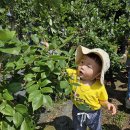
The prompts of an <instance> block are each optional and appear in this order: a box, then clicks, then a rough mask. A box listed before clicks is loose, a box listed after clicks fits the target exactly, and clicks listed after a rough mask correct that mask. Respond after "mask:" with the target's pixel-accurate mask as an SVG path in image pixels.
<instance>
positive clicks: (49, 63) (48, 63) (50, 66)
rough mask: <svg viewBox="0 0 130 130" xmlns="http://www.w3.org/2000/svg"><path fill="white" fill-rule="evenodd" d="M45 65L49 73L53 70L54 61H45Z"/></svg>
mask: <svg viewBox="0 0 130 130" xmlns="http://www.w3.org/2000/svg"><path fill="white" fill-rule="evenodd" d="M46 65H47V66H48V67H49V69H50V70H51V71H53V70H54V61H52V60H50V61H47V63H46Z"/></svg>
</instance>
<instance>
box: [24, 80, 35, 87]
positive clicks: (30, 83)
mask: <svg viewBox="0 0 130 130" xmlns="http://www.w3.org/2000/svg"><path fill="white" fill-rule="evenodd" d="M34 83H35V81H30V82H28V83H27V84H26V87H30V86H32V85H33V84H34Z"/></svg>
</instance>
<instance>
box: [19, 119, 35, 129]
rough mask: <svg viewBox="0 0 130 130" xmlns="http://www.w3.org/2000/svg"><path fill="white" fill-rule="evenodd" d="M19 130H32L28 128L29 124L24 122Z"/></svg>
mask: <svg viewBox="0 0 130 130" xmlns="http://www.w3.org/2000/svg"><path fill="white" fill-rule="evenodd" d="M20 130H32V129H31V128H30V127H29V124H28V123H27V122H26V120H24V121H23V122H22V125H21V127H20Z"/></svg>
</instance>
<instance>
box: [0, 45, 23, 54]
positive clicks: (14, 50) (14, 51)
mask: <svg viewBox="0 0 130 130" xmlns="http://www.w3.org/2000/svg"><path fill="white" fill-rule="evenodd" d="M0 51H1V52H4V53H7V54H13V55H19V53H20V51H21V48H20V47H14V48H0Z"/></svg>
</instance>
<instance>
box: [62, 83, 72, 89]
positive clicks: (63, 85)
mask: <svg viewBox="0 0 130 130" xmlns="http://www.w3.org/2000/svg"><path fill="white" fill-rule="evenodd" d="M69 86H70V85H69V82H68V81H60V88H62V89H64V88H67V87H69Z"/></svg>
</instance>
